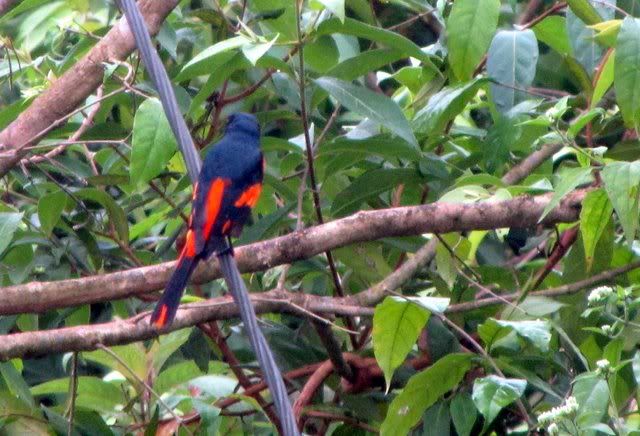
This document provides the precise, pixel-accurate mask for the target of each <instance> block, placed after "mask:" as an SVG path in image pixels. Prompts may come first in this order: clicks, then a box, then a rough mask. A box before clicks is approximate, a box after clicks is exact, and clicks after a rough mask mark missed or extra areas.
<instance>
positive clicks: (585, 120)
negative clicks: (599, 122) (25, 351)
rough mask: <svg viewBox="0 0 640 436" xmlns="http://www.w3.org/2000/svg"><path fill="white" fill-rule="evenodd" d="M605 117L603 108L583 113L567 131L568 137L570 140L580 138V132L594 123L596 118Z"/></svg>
mask: <svg viewBox="0 0 640 436" xmlns="http://www.w3.org/2000/svg"><path fill="white" fill-rule="evenodd" d="M605 115H606V112H605V110H604V109H602V108H601V107H597V108H595V109H591V110H590V111H588V112H585V113H583V114H582V115H580V116H579V117H578V118H577V119H576V120H575V121H573V122H572V123H571V127H569V129H568V130H567V136H568V137H569V139H575V137H576V136H578V133H580V131H581V130H582V129H584V128H585V127H586V125H587V124H589V123H590V122H591V121H593V119H594V118H597V117H604V116H605Z"/></svg>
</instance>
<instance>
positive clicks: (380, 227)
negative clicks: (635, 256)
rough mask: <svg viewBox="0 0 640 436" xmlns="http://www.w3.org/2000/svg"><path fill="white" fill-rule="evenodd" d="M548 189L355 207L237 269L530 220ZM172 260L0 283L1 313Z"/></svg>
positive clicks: (204, 277) (39, 305) (80, 297)
mask: <svg viewBox="0 0 640 436" xmlns="http://www.w3.org/2000/svg"><path fill="white" fill-rule="evenodd" d="M586 192H587V191H586V190H578V191H575V192H574V193H572V194H570V195H568V196H567V197H566V198H565V199H564V200H563V201H562V202H561V203H560V204H559V205H558V207H556V208H555V209H553V210H552V211H551V212H550V213H549V214H548V215H547V216H546V218H545V219H544V221H543V222H544V223H545V224H553V223H557V222H573V221H575V220H577V219H578V216H579V213H580V206H581V201H582V198H583V197H584V195H585V193H586ZM550 199H551V196H550V195H548V194H547V195H541V196H535V197H532V196H527V195H525V196H520V197H516V198H513V199H510V200H503V201H485V202H478V203H473V204H470V203H467V204H459V203H456V204H454V203H434V204H429V205H422V206H409V207H398V208H390V209H382V210H373V211H364V212H358V213H356V214H354V215H351V216H349V217H346V218H342V219H338V220H335V221H332V222H328V223H326V224H322V225H318V226H314V227H309V228H307V229H304V230H301V231H298V232H293V233H291V234H289V235H286V236H281V237H277V238H274V239H270V240H267V241H263V242H258V243H255V244H251V245H248V246H244V247H239V248H238V249H237V250H236V259H237V261H238V265H239V267H240V270H241V271H242V272H255V271H264V270H267V269H269V268H272V267H274V266H276V265H281V264H285V263H291V262H293V261H296V260H301V259H307V258H309V257H312V256H314V255H316V254H319V253H322V252H325V251H327V250H330V249H335V248H338V247H343V246H345V245H349V244H353V243H357V242H364V241H373V240H376V239H380V238H385V237H394V236H409V235H420V234H423V233H448V232H460V231H468V230H487V229H495V228H506V227H513V226H517V227H528V226H533V225H536V224H537V223H538V219H539V217H540V215H541V213H542V211H543V210H544V208H545V206H546V205H547V204H548V203H549V201H550ZM173 268H174V262H168V263H162V264H159V265H154V266H148V267H141V268H133V269H130V270H127V271H120V272H115V273H110V274H104V275H97V276H91V277H83V278H78V279H70V280H63V281H59V282H31V283H27V284H23V285H16V286H10V287H6V288H4V289H2V300H1V301H0V315H10V314H17V313H39V312H45V311H47V310H51V309H57V308H62V307H70V306H79V305H83V304H90V303H96V302H102V301H111V300H116V299H122V298H128V297H132V296H136V295H141V294H144V293H147V292H151V291H155V290H158V289H162V288H163V287H164V285H165V282H166V280H167V279H168V277H169V275H170V274H171V272H172V271H173ZM218 277H220V273H219V268H218V265H217V261H216V260H215V259H211V260H210V261H209V262H207V263H206V264H204V265H201V266H200V268H198V269H197V270H196V272H195V273H194V280H193V281H194V283H202V282H206V281H210V280H212V279H215V278H218Z"/></svg>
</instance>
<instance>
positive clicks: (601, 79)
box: [589, 50, 616, 108]
mask: <svg viewBox="0 0 640 436" xmlns="http://www.w3.org/2000/svg"><path fill="white" fill-rule="evenodd" d="M606 56H607V59H606V60H605V61H604V62H603V64H602V68H601V69H600V74H598V76H597V77H596V84H595V86H594V88H593V94H592V96H591V105H590V106H589V107H590V108H594V107H596V105H597V104H598V103H600V100H602V97H604V95H605V94H606V93H607V91H608V90H609V88H611V85H613V80H614V71H615V68H614V65H615V59H616V52H615V50H611V51H609V52H608V54H607V55H606Z"/></svg>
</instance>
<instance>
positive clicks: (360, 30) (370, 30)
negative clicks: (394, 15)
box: [316, 18, 437, 70]
mask: <svg viewBox="0 0 640 436" xmlns="http://www.w3.org/2000/svg"><path fill="white" fill-rule="evenodd" d="M316 33H317V34H318V35H333V34H334V33H342V34H345V35H353V36H357V37H359V38H364V39H368V40H370V41H376V42H379V43H380V44H382V45H384V46H386V47H388V48H395V49H397V50H400V51H402V52H403V53H404V54H405V55H407V56H411V57H414V58H416V59H418V60H420V61H422V62H423V63H424V64H425V65H427V66H429V67H431V68H433V69H435V70H437V68H436V67H435V66H434V65H433V63H432V62H431V59H430V58H429V55H428V54H427V53H425V52H424V51H423V50H422V49H421V48H420V47H418V46H417V45H416V44H415V43H414V42H413V41H411V40H409V39H407V38H405V37H404V36H402V35H400V34H399V33H397V32H392V31H390V30H386V29H383V28H381V27H376V26H371V25H369V24H365V23H363V22H361V21H358V20H354V19H352V18H345V19H344V23H342V22H340V20H339V19H337V18H332V19H330V20H326V21H323V22H322V23H320V25H319V26H318V29H317V30H316Z"/></svg>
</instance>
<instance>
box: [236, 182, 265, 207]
mask: <svg viewBox="0 0 640 436" xmlns="http://www.w3.org/2000/svg"><path fill="white" fill-rule="evenodd" d="M261 192H262V183H256V184H254V185H251V186H249V187H248V188H247V189H246V190H245V191H244V192H243V193H242V195H240V197H239V198H238V199H237V200H236V202H235V203H234V204H233V205H234V206H235V207H244V206H247V207H253V206H255V205H256V203H257V202H258V199H259V198H260V193H261Z"/></svg>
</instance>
